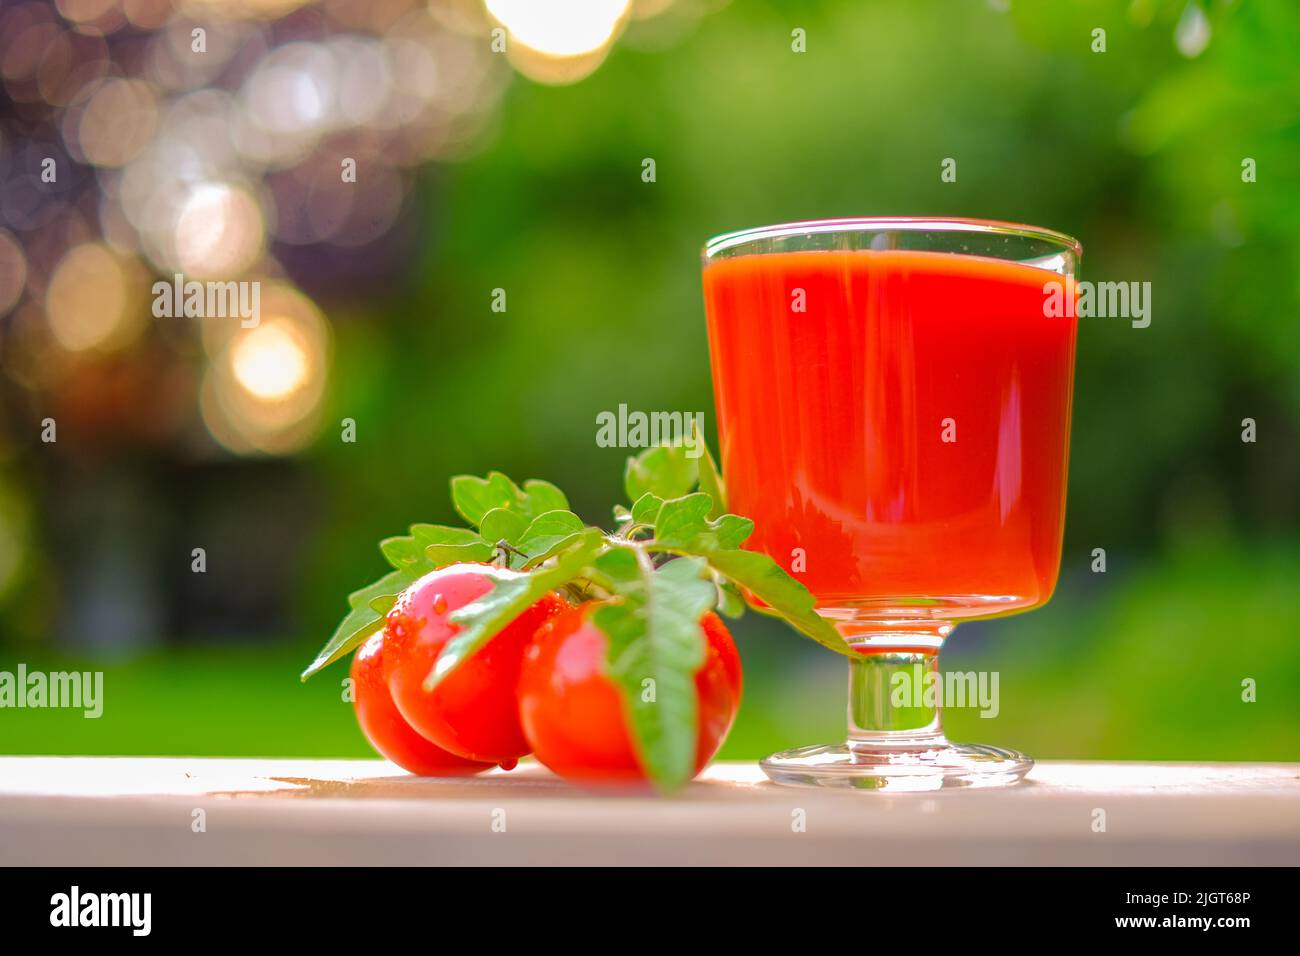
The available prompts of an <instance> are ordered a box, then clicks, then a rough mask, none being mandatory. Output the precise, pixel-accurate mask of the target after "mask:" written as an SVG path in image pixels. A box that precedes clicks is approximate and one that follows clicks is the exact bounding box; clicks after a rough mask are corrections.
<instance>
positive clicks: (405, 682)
mask: <svg viewBox="0 0 1300 956" xmlns="http://www.w3.org/2000/svg"><path fill="white" fill-rule="evenodd" d="M519 575H520V572H518V571H509V570H505V569H503V568H495V567H491V566H490V565H484V564H453V565H451V566H450V567H446V568H441V569H439V570H437V571H432V572H430V573H429V574H426V575H425V576H424V577H422V578H420V580H418V581H416V582H415V583H414V584H412V585H411V586H410V587H409V588H407V589H406V590H405V591H403V592H402V595H401V596H400V597H399V598H398V599H397V603H396V604H395V605H394V606H393V609H392V610H391V611H389V612H388V619H387V622H386V623H385V626H384V678H385V680H386V681H387V683H388V689H389V692H390V693H392V695H393V703H394V704H396V705H397V709H398V711H399V712H400V713H401V715H402V716H403V717H404V718H405V719H406V722H407V723H409V724H410V725H411V726H412V727H414V728H415V729H416V730H417V731H418V732H419V733H420V735H421V736H423V737H427V738H428V739H429V740H432V741H433V742H434V743H436V744H437V745H438V746H440V747H442V748H443V749H444V750H448V751H450V752H451V753H453V754H456V755H457V756H458V757H464V758H465V759H467V760H484V761H490V762H491V763H499V764H501V765H502V766H504V767H506V768H507V769H509V768H510V767H513V766H514V765H515V763H516V762H517V761H518V759H519V758H520V757H522V756H523V755H524V754H526V753H528V751H529V746H528V741H527V740H526V739H525V738H524V732H523V729H522V728H521V727H520V726H519V707H518V704H517V703H516V700H515V689H516V686H517V685H518V683H519V668H520V665H521V663H522V660H523V654H524V648H525V646H526V645H527V644H528V640H529V638H530V637H531V636H532V633H533V631H535V630H537V628H538V627H539V626H540V625H541V624H543V623H544V622H545V621H546V620H548V619H549V618H551V617H554V616H555V615H556V614H558V613H560V612H561V611H562V610H564V609H565V608H567V607H568V606H569V605H568V604H566V603H565V602H564V601H563V600H562V599H560V598H559V597H557V596H556V595H554V594H548V595H546V596H545V597H544V598H542V599H541V600H540V601H538V602H537V603H536V604H534V605H532V606H531V607H529V608H528V609H527V610H526V611H524V612H523V613H522V614H520V615H519V616H518V617H517V618H515V619H514V621H512V622H511V623H510V624H509V626H507V627H506V628H505V630H503V631H502V632H501V633H500V634H498V635H496V636H495V637H494V638H492V640H491V641H489V642H488V643H487V645H486V646H484V647H483V648H481V649H480V650H479V651H478V653H476V654H474V655H473V656H472V657H470V658H469V659H468V660H466V661H465V662H464V663H462V664H461V665H460V666H459V667H457V668H456V670H455V671H454V672H453V673H452V674H450V675H449V676H447V677H446V678H445V679H444V680H443V681H442V682H441V683H440V684H439V685H438V686H437V688H436V689H435V690H434V691H433V692H432V693H430V692H429V691H426V690H425V689H424V680H425V678H426V677H428V676H429V672H430V671H431V670H433V665H434V661H436V660H437V658H438V652H439V651H441V650H442V648H443V645H445V644H446V643H447V640H448V639H449V638H450V637H451V636H452V635H453V634H455V633H456V632H457V631H459V630H460V625H458V624H454V623H452V622H451V621H449V620H448V619H447V618H448V615H450V614H451V613H452V612H453V611H455V610H458V609H460V608H462V607H464V606H465V605H466V604H469V603H471V602H473V601H475V600H477V599H478V598H481V597H482V596H483V595H485V594H487V593H488V591H490V590H492V586H493V584H494V583H495V582H496V581H498V580H501V579H505V578H511V577H518V576H519Z"/></svg>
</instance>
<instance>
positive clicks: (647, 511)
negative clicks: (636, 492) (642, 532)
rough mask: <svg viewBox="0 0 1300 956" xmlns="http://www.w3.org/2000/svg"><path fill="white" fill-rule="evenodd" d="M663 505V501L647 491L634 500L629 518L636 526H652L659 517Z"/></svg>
mask: <svg viewBox="0 0 1300 956" xmlns="http://www.w3.org/2000/svg"><path fill="white" fill-rule="evenodd" d="M663 505H664V500H663V499H662V498H660V497H659V496H658V495H656V494H655V493H654V492H651V491H647V492H646V493H645V494H643V495H642V496H641V497H640V498H638V499H637V500H636V504H634V505H633V506H632V512H631V515H630V517H631V518H632V520H633V521H635V522H636V523H637V524H654V523H655V521H656V519H658V517H659V509H660V508H662V507H663Z"/></svg>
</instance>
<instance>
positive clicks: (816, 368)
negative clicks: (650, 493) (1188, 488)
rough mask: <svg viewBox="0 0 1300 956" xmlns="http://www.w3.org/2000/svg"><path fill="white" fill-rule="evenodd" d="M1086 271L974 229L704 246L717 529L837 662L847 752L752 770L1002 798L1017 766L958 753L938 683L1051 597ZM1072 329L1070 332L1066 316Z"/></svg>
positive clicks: (1049, 240)
mask: <svg viewBox="0 0 1300 956" xmlns="http://www.w3.org/2000/svg"><path fill="white" fill-rule="evenodd" d="M1080 254H1081V250H1080V248H1079V245H1078V243H1077V242H1075V241H1074V240H1073V239H1070V238H1069V237H1068V236H1063V235H1061V234H1060V233H1055V232H1052V231H1050V230H1045V229H1039V228H1037V227H1033V226H1017V225H1012V224H1007V223H995V222H986V221H982V220H939V219H863V220H826V221H820V222H808V223H793V224H790V225H785V226H769V227H763V228H760V229H753V230H747V231H745V232H740V233H730V234H727V235H725V236H720V237H718V238H716V239H714V240H712V241H710V243H709V244H708V246H707V247H706V249H705V262H704V299H705V307H706V311H707V314H708V327H709V347H710V354H711V358H712V366H713V384H714V398H715V403H716V407H717V415H718V436H719V442H720V451H721V464H722V473H723V478H724V480H725V482H726V488H727V496H728V505H729V508H730V510H732V511H734V512H736V513H738V514H743V515H746V516H747V517H749V518H751V519H753V521H754V533H753V535H752V536H751V537H750V539H749V540H748V541H747V542H746V544H745V547H747V548H752V549H756V550H760V551H763V552H765V553H767V554H768V555H770V556H771V557H772V558H773V559H774V560H776V561H777V563H779V564H780V565H781V566H782V567H784V568H785V569H786V570H787V571H789V572H790V573H791V574H792V575H793V576H794V577H795V578H796V579H798V580H799V581H801V582H802V583H803V584H804V585H805V586H806V587H807V588H808V589H809V590H810V591H811V592H812V594H813V596H814V597H815V598H816V600H817V610H818V613H820V614H822V615H823V616H824V617H826V618H828V619H831V620H832V621H834V622H835V624H836V626H837V627H838V629H839V631H840V633H841V634H842V635H843V636H844V638H845V639H846V640H847V641H848V642H849V643H850V644H851V645H853V647H854V649H855V651H856V652H857V653H856V654H853V655H852V656H851V659H850V681H849V736H848V740H847V741H846V742H845V743H842V744H832V745H821V746H814V747H805V748H798V749H796V750H793V751H788V752H785V753H782V754H775V755H773V756H772V757H769V758H768V759H767V760H765V761H764V762H763V768H764V770H765V771H766V772H767V773H768V775H769V776H771V777H772V778H773V779H775V780H777V781H779V782H783V783H793V784H805V785H818V786H852V787H858V788H864V789H885V788H889V789H913V790H914V789H937V788H940V787H947V786H1003V785H1006V784H1009V783H1014V782H1016V781H1017V780H1019V779H1020V778H1021V777H1022V776H1023V775H1024V773H1025V772H1026V771H1027V770H1028V769H1029V767H1031V766H1032V763H1033V762H1032V761H1031V760H1030V759H1029V758H1028V757H1025V756H1024V755H1023V754H1018V753H1016V752H1014V751H1007V750H1001V749H999V748H995V747H987V746H982V745H963V744H952V743H950V742H949V741H947V739H946V738H945V737H944V736H943V733H942V726H941V721H940V711H939V707H938V705H926V706H925V707H919V708H918V707H915V706H912V707H903V706H899V705H895V704H893V703H892V702H891V698H890V691H891V690H892V689H893V688H894V687H896V685H897V683H898V681H899V680H900V679H904V680H906V679H908V675H909V674H911V673H913V671H914V670H915V671H916V672H918V673H919V672H920V671H924V672H926V674H928V675H935V676H937V675H938V670H937V667H938V664H937V658H938V650H939V648H940V647H941V645H942V643H943V641H944V639H945V638H946V637H947V635H948V634H949V632H951V630H952V628H953V627H954V625H955V624H956V623H958V622H959V621H962V620H970V619H973V618H978V617H986V616H991V615H999V614H1006V613H1011V612H1014V611H1023V610H1028V609H1030V608H1033V607H1037V606H1039V605H1041V604H1043V603H1045V602H1046V601H1047V600H1048V598H1050V597H1051V594H1052V590H1053V588H1054V587H1055V584H1056V577H1057V572H1058V567H1059V564H1060V560H1061V536H1062V531H1063V527H1064V517H1065V485H1066V463H1067V458H1068V450H1069V428H1070V402H1071V394H1072V390H1073V379H1074V349H1075V332H1076V320H1075V318H1074V317H1073V315H1072V314H1071V315H1069V316H1064V317H1058V316H1057V315H1056V314H1055V312H1059V311H1066V310H1060V309H1058V310H1055V311H1053V310H1049V308H1048V307H1047V306H1048V303H1049V302H1050V301H1053V300H1054V301H1056V302H1058V303H1060V302H1063V301H1064V297H1065V296H1066V295H1072V294H1073V281H1074V274H1075V269H1076V268H1077V264H1078V260H1079V256H1080ZM1068 311H1070V312H1073V310H1068Z"/></svg>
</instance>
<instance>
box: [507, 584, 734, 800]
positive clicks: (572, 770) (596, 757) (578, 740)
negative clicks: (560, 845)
mask: <svg viewBox="0 0 1300 956" xmlns="http://www.w3.org/2000/svg"><path fill="white" fill-rule="evenodd" d="M598 606H599V605H597V604H595V603H588V604H584V605H581V606H580V607H575V608H571V609H570V610H568V611H566V612H565V613H563V614H561V615H559V616H558V617H556V618H554V619H552V620H551V621H549V622H547V623H546V624H545V625H543V626H542V627H541V628H540V629H539V630H538V631H537V634H536V635H535V636H534V637H533V640H532V642H531V643H530V644H529V646H528V650H527V653H526V654H525V656H524V669H523V673H522V674H521V675H520V680H519V714H520V719H521V720H522V721H523V725H524V733H525V735H526V736H527V737H528V741H529V743H531V744H532V747H533V753H534V754H535V755H536V757H537V759H538V760H540V761H541V762H542V763H544V764H545V765H546V766H548V767H550V768H551V769H552V770H554V771H555V772H556V773H558V774H559V775H560V776H562V777H566V778H568V779H571V780H583V781H632V780H644V779H646V776H645V773H644V771H643V770H642V769H641V766H640V764H639V762H638V760H637V757H636V751H635V748H634V745H633V743H632V737H631V735H630V732H629V730H628V725H627V718H626V716H625V713H624V706H623V697H622V694H621V693H620V691H619V689H618V688H617V687H616V686H615V685H614V683H613V681H611V680H610V679H609V678H608V677H606V676H605V658H606V638H605V634H604V632H602V631H601V630H600V629H599V628H597V627H596V625H595V624H593V623H592V622H591V613H592V612H593V611H594V609H595V608H596V607H598ZM700 625H701V627H702V628H703V630H704V634H705V638H706V651H705V657H704V664H703V666H701V668H700V670H699V671H698V672H697V673H696V675H695V689H696V692H697V694H698V711H697V713H698V715H699V738H698V742H697V745H696V753H695V772H696V773H699V772H700V771H701V770H703V769H704V766H705V764H707V763H708V762H709V761H710V760H712V759H713V755H714V754H716V753H717V752H718V748H719V747H720V746H722V741H723V740H724V739H725V738H726V736H727V732H728V731H729V730H730V729H731V724H732V722H733V721H734V720H735V719H736V711H737V710H739V709H740V694H741V684H742V679H741V668H740V655H739V653H738V652H737V651H736V645H735V642H734V641H732V639H731V634H730V633H728V631H727V628H726V627H725V626H724V625H723V623H722V621H721V619H720V618H719V617H718V616H717V615H716V614H714V613H712V612H710V613H708V614H706V615H704V617H703V618H701V620H700Z"/></svg>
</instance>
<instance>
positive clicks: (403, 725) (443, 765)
mask: <svg viewBox="0 0 1300 956" xmlns="http://www.w3.org/2000/svg"><path fill="white" fill-rule="evenodd" d="M383 651H384V634H383V632H382V631H379V632H377V633H376V634H375V635H374V636H373V637H371V638H370V639H369V640H368V641H366V642H365V643H364V644H362V645H361V647H359V648H358V649H357V653H356V655H355V656H354V657H353V658H352V693H353V706H354V707H355V708H356V711H357V723H359V724H360V725H361V732H362V733H364V734H365V735H366V739H367V740H369V741H370V744H371V746H372V747H374V748H375V749H376V750H378V751H379V752H380V753H381V754H383V755H384V756H385V757H387V758H388V759H389V760H391V761H392V762H393V763H395V764H397V765H398V766H399V767H401V768H402V769H404V770H409V771H410V772H411V773H416V774H419V775H420V776H422V777H464V776H468V775H469V774H472V773H478V772H479V771H481V770H487V769H488V768H489V767H491V766H492V765H491V764H490V763H476V762H474V761H472V760H465V759H463V758H461V757H457V756H456V755H455V754H449V753H447V751H445V750H443V749H442V748H441V747H439V746H438V745H437V744H435V743H433V741H431V740H425V739H424V738H423V737H421V736H420V735H419V734H417V733H416V732H415V729H414V728H412V727H411V725H410V724H408V723H407V722H406V721H405V720H404V719H403V718H402V715H401V714H399V713H398V712H397V707H396V706H394V704H393V695H392V694H390V693H389V692H388V684H387V683H386V682H385V681H384V659H383Z"/></svg>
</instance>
